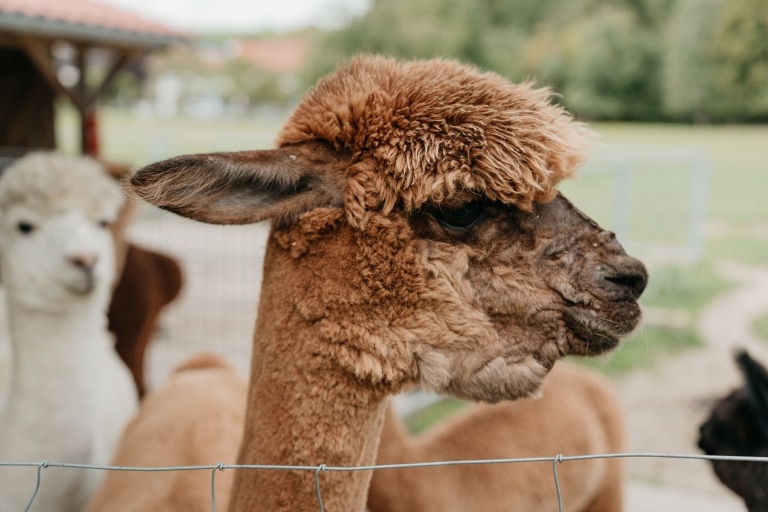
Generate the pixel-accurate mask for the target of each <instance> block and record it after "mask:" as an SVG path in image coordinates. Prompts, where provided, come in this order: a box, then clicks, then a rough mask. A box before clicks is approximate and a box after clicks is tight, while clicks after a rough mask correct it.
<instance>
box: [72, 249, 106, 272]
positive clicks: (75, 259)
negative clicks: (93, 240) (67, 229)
mask: <svg viewBox="0 0 768 512" xmlns="http://www.w3.org/2000/svg"><path fill="white" fill-rule="evenodd" d="M68 259H69V262H70V263H71V264H72V265H73V266H75V267H77V268H79V269H80V270H83V271H84V272H85V273H86V274H90V273H92V272H93V268H94V267H95V266H96V263H97V262H98V261H99V256H98V255H97V254H94V253H81V254H74V255H72V256H70V257H69V258H68Z"/></svg>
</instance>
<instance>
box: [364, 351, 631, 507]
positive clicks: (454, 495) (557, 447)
mask: <svg viewBox="0 0 768 512" xmlns="http://www.w3.org/2000/svg"><path fill="white" fill-rule="evenodd" d="M622 419H623V414H622V411H621V406H620V403H619V402H618V399H617V397H616V395H615V393H614V392H613V391H612V390H611V387H610V383H608V382H607V381H606V380H605V379H604V378H602V377H601V376H600V375H597V374H594V373H592V372H589V371H588V370H584V369H582V368H579V367H577V366H573V365H568V364H565V363H558V364H556V365H555V367H554V368H553V369H552V371H551V372H550V374H549V375H548V376H547V378H546V379H545V380H544V384H543V386H542V388H541V396H540V397H538V398H525V399H520V400H516V401H511V402H501V403H498V404H493V405H489V404H478V405H470V406H467V408H466V409H463V410H462V411H460V412H458V413H457V414H456V415H455V416H453V417H451V418H448V419H446V420H445V421H443V422H442V423H440V424H438V425H436V426H435V427H433V428H432V429H430V430H428V431H427V432H425V433H422V434H421V435H418V436H411V435H410V434H408V433H407V431H406V430H405V426H404V425H403V423H402V420H400V419H399V418H398V416H397V414H396V413H395V412H394V409H393V408H392V407H391V406H390V408H389V410H388V412H387V417H386V419H385V421H384V428H383V431H382V437H381V443H380V446H379V454H378V457H377V460H376V463H377V464H403V463H415V462H440V461H449V460H483V459H511V458H528V457H553V456H555V455H557V454H563V455H588V454H600V453H620V452H621V451H622V450H623V421H622ZM622 466H623V464H622V461H621V459H596V460H589V461H568V462H565V463H561V464H558V466H557V472H558V477H559V482H560V489H561V492H562V498H563V504H564V506H565V509H566V510H570V511H574V512H588V511H589V512H611V511H613V512H618V511H620V510H622V478H623V471H622ZM557 508H558V504H557V494H556V492H555V485H554V475H553V468H552V463H551V462H546V463H543V462H535V463H530V462H526V463H514V464H489V465H464V466H445V467H434V468H407V469H405V468H404V469H381V470H377V471H376V472H375V473H374V475H373V479H372V481H371V487H370V489H369V491H368V509H369V510H370V512H396V511H397V512H411V511H414V512H415V511H420V512H429V511H441V512H471V511H476V510H483V511H488V512H493V511H507V510H514V511H515V512H538V511H542V510H557Z"/></svg>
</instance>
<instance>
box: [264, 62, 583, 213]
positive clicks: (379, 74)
mask: <svg viewBox="0 0 768 512" xmlns="http://www.w3.org/2000/svg"><path fill="white" fill-rule="evenodd" d="M551 97H552V94H551V91H549V90H548V89H541V88H535V87H534V86H533V85H532V84H529V83H523V84H511V83H510V82H508V81H506V80H505V79H504V78H502V77H500V76H499V75H496V74H494V73H490V72H483V71H480V70H478V69H476V68H474V67H471V66H467V65H463V64H459V63H457V62H454V61H449V60H443V59H432V60H417V61H407V62H403V61H397V60H394V59H390V58H384V57H378V56H360V57H357V58H355V59H353V60H352V61H351V63H350V64H349V65H348V66H347V67H344V68H341V69H339V70H337V71H336V72H334V73H332V74H331V75H329V76H327V77H325V78H324V79H322V80H321V81H320V82H318V84H317V85H316V86H315V87H314V88H313V89H312V90H310V91H309V92H308V93H307V95H306V96H305V97H304V99H303V101H302V102H301V103H300V104H299V105H298V107H297V108H296V110H295V111H294V113H293V115H292V116H291V118H290V119H289V120H288V122H287V124H286V126H285V127H284V128H283V130H282V132H281V133H280V136H279V137H278V144H279V145H281V146H284V145H289V144H294V143H299V142H303V141H308V140H322V141H326V142H328V143H329V144H331V145H332V146H333V147H334V148H336V149H338V150H344V151H348V152H349V153H350V154H351V156H352V159H353V165H352V166H351V167H350V169H349V170H350V174H351V176H350V182H349V186H348V189H347V192H346V194H347V195H346V204H347V210H348V214H350V216H351V218H353V219H357V220H360V219H362V218H364V216H365V213H366V211H369V210H378V211H381V212H382V213H384V214H387V213H389V212H390V211H391V210H392V208H394V206H395V205H396V204H400V205H402V207H403V208H405V210H406V211H410V210H414V209H417V208H419V207H420V206H422V205H423V204H425V203H440V202H443V201H446V200H451V199H452V198H454V199H459V200H461V199H462V198H463V196H466V195H480V196H484V197H487V198H488V199H490V200H493V201H500V202H502V203H505V204H510V205H515V206H517V207H519V208H522V209H526V210H529V209H530V208H531V207H532V204H533V203H535V202H546V201H548V200H550V199H552V197H554V195H555V187H556V185H557V183H558V182H559V181H560V180H562V179H563V178H566V177H568V176H571V175H572V174H573V173H574V172H575V170H576V168H577V167H578V166H579V165H580V164H581V163H582V162H583V161H584V159H585V157H586V152H587V150H588V149H589V147H590V146H591V142H592V138H593V134H592V132H590V131H589V130H588V129H587V128H586V127H584V126H583V125H582V124H580V123H577V122H574V121H573V119H572V118H571V116H570V115H569V114H568V113H567V112H566V111H565V110H564V109H563V108H561V107H560V106H558V105H554V104H552V102H551Z"/></svg>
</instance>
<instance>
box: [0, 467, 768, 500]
mask: <svg viewBox="0 0 768 512" xmlns="http://www.w3.org/2000/svg"><path fill="white" fill-rule="evenodd" d="M619 458H621V459H632V458H634V459H643V458H645V459H647V458H657V459H658V458H660V459H690V460H709V461H732V462H763V463H768V457H750V456H740V455H703V454H689V453H680V454H676V453H601V454H589V455H563V454H557V455H554V456H552V457H525V458H515V459H471V460H449V461H439V462H413V463H403V464H380V465H372V466H328V465H326V464H318V465H316V466H290V465H279V464H276V465H275V464H225V463H223V462H219V463H217V464H212V465H199V466H158V467H141V466H98V465H93V464H78V463H70V462H52V461H48V460H44V461H40V462H3V461H0V467H37V482H36V485H35V489H34V492H33V493H32V496H31V497H30V500H29V503H28V505H27V506H26V508H25V509H24V510H25V512H27V511H28V510H29V509H30V508H31V507H32V504H33V502H34V500H35V497H36V496H37V493H38V491H39V490H40V485H41V483H40V482H41V472H42V470H43V469H45V468H50V467H57V468H74V469H87V470H98V471H137V472H162V471H210V472H211V510H212V512H216V491H215V483H216V472H217V471H224V470H227V469H243V470H245V469H248V470H271V471H312V472H314V474H315V493H316V495H317V503H318V508H319V510H320V512H325V508H324V507H323V498H322V493H321V485H320V473H327V472H332V471H336V472H355V471H372V470H387V469H409V468H429V467H439V466H469V465H482V464H517V463H530V462H551V463H552V476H553V479H554V488H555V489H554V490H555V493H556V494H557V503H558V510H559V512H563V500H562V496H561V493H560V483H559V480H558V475H557V465H558V464H562V463H565V462H568V461H578V460H593V459H619Z"/></svg>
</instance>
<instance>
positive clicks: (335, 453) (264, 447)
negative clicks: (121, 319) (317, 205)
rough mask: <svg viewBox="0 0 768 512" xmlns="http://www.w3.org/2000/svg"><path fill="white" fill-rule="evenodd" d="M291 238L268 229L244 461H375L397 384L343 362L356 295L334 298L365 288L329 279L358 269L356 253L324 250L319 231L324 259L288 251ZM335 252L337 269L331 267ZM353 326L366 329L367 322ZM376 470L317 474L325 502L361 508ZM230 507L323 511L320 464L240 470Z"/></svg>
mask: <svg viewBox="0 0 768 512" xmlns="http://www.w3.org/2000/svg"><path fill="white" fill-rule="evenodd" d="M333 246H334V244H329V246H327V247H333ZM286 247H294V245H292V243H291V242H290V241H288V242H286V243H283V244H282V245H281V243H278V242H277V241H276V240H275V236H274V234H273V235H272V236H270V239H269V242H268V245H267V251H266V254H265V264H264V273H263V276H264V280H263V284H262V294H261V300H260V302H259V314H258V321H257V325H256V333H255V336H254V350H253V355H252V363H251V377H250V379H251V380H250V384H249V398H248V407H247V410H246V424H245V429H244V435H243V441H242V444H241V446H240V453H239V456H238V461H237V462H238V463H239V464H270V465H272V464H276V465H292V466H293V465H299V466H312V467H318V466H320V465H321V464H325V465H327V466H330V467H338V466H345V467H346V466H360V465H372V464H374V462H375V459H376V450H377V447H378V439H379V434H380V431H381V425H382V421H383V418H384V410H385V405H386V400H387V398H386V397H387V393H388V391H390V390H389V389H386V388H387V386H393V384H391V383H390V384H386V383H384V382H378V383H377V382H375V381H374V382H371V381H369V380H368V378H367V377H366V376H364V375H363V376H358V374H356V373H355V372H354V371H353V370H351V369H350V367H346V368H345V367H343V366H342V362H341V361H342V360H345V358H348V357H349V355H348V349H349V345H350V344H351V343H353V342H354V339H356V338H355V336H359V334H357V331H353V330H350V329H346V328H345V327H344V325H342V324H343V322H344V321H346V319H347V318H349V317H352V316H353V315H352V313H350V308H354V307H357V306H356V305H357V304H358V302H355V303H350V304H349V305H347V303H345V304H344V309H343V311H342V312H339V311H331V310H329V309H328V307H329V306H328V304H331V303H336V302H339V301H341V302H343V301H345V300H348V298H349V297H353V296H354V294H355V293H358V294H359V293H360V291H359V289H358V290H353V291H349V290H347V289H345V288H344V289H340V288H343V286H345V284H346V283H347V282H348V281H349V279H346V280H343V279H340V278H338V277H329V278H328V279H330V280H332V283H331V284H329V283H327V282H324V281H323V280H324V279H325V278H326V277H327V276H329V275H331V274H334V273H341V274H344V275H355V274H354V271H353V270H351V269H348V268H343V265H344V264H345V262H346V261H348V260H349V258H346V259H345V258H340V257H332V256H330V255H328V254H323V253H322V251H323V250H324V249H325V248H326V247H324V246H323V245H322V243H321V241H317V240H316V241H315V242H314V245H313V252H314V253H315V254H317V253H320V254H319V256H318V257H317V259H315V258H314V256H313V255H312V254H302V255H298V256H297V255H295V254H290V249H286ZM329 261H330V262H332V264H333V268H330V269H329V268H328V262H329ZM323 262H325V263H323ZM323 265H325V268H323ZM339 282H342V284H341V285H338V284H336V283H339ZM334 286H335V288H332V287H334ZM350 302H351V301H350ZM360 307H363V306H360ZM366 307H368V306H366ZM342 313H343V315H342ZM336 314H338V315H340V316H343V320H337V319H336V318H335V317H334V315H336ZM361 318H362V317H361ZM364 320H365V319H363V320H361V321H364ZM355 326H356V327H357V328H359V326H360V322H357V323H356V324H355ZM355 368H356V367H355ZM379 380H381V378H380V379H379ZM370 478H371V471H356V472H346V471H345V472H335V471H329V472H326V473H320V474H319V482H320V490H321V496H322V500H323V504H324V506H325V508H326V510H333V511H336V512H359V511H362V510H363V509H364V507H365V501H366V493H367V490H368V484H369V482H370ZM230 510H231V511H255V510H265V511H267V510H268V511H270V512H275V511H291V512H295V511H311V512H316V511H317V510H318V500H317V494H316V492H315V472H314V471H286V470H238V471H237V472H236V474H235V481H234V487H233V492H232V498H231V502H230Z"/></svg>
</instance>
